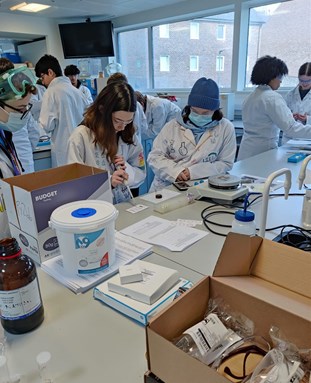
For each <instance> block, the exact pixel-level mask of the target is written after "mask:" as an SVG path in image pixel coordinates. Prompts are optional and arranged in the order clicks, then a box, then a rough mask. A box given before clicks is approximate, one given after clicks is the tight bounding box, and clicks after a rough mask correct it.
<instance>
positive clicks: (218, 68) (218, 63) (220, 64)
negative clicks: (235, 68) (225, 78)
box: [216, 56, 225, 72]
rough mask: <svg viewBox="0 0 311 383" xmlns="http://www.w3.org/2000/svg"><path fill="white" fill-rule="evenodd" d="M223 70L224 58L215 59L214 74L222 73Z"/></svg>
mask: <svg viewBox="0 0 311 383" xmlns="http://www.w3.org/2000/svg"><path fill="white" fill-rule="evenodd" d="M224 70H225V58H224V56H217V57H216V72H223V71H224Z"/></svg>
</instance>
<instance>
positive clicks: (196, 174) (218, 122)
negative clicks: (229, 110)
mask: <svg viewBox="0 0 311 383" xmlns="http://www.w3.org/2000/svg"><path fill="white" fill-rule="evenodd" d="M235 154H236V138H235V131H234V126H233V124H232V123H231V122H230V121H229V120H227V119H226V118H224V117H223V114H222V112H221V111H220V97H219V88H218V85H217V84H216V82H215V81H214V80H212V79H210V78H209V79H207V78H205V77H201V78H199V79H198V80H197V81H196V82H195V83H194V85H193V87H192V89H191V91H190V93H189V97H188V104H187V105H186V106H185V108H184V109H183V111H182V112H181V114H180V115H179V116H177V117H176V118H175V119H173V120H171V121H170V122H168V123H167V124H166V125H164V127H163V129H162V130H161V132H160V133H159V134H158V136H157V137H156V138H155V140H154V142H153V147H152V150H151V152H150V153H149V156H148V164H149V166H150V167H151V169H152V170H153V172H154V174H155V177H154V180H153V183H152V185H151V188H150V191H152V190H155V189H159V188H161V187H165V186H168V185H170V184H171V183H173V182H185V181H189V180H194V179H201V178H206V177H209V176H212V175H216V174H222V173H226V172H228V171H229V170H231V169H232V166H233V163H234V159H235Z"/></svg>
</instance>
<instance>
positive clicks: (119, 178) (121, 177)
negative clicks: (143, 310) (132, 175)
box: [111, 168, 129, 188]
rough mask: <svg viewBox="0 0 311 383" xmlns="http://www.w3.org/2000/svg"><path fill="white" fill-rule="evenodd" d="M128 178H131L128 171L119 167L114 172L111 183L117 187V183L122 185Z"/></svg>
mask: <svg viewBox="0 0 311 383" xmlns="http://www.w3.org/2000/svg"><path fill="white" fill-rule="evenodd" d="M128 178H129V176H128V174H127V173H126V171H124V170H123V169H121V168H120V169H118V170H116V171H115V172H113V173H112V176H111V185H112V187H114V188H115V187H116V186H117V185H121V184H123V183H124V181H127V180H128Z"/></svg>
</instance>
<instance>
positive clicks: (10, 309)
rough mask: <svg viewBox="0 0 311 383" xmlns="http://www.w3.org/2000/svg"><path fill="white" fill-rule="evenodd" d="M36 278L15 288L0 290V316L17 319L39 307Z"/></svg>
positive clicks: (39, 300) (24, 316)
mask: <svg viewBox="0 0 311 383" xmlns="http://www.w3.org/2000/svg"><path fill="white" fill-rule="evenodd" d="M41 305H42V303H41V297H40V293H39V285H38V280H37V278H35V279H34V280H33V281H32V282H30V283H29V284H28V285H26V286H23V287H21V288H19V289H16V290H9V291H0V318H1V319H5V320H18V319H23V318H26V317H28V316H30V315H32V314H33V313H35V312H36V311H37V310H38V309H39V308H40V307H41Z"/></svg>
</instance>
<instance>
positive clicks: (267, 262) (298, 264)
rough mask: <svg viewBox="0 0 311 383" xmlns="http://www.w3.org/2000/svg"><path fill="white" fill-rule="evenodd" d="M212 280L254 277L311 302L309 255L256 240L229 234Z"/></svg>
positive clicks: (310, 263)
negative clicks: (226, 277)
mask: <svg viewBox="0 0 311 383" xmlns="http://www.w3.org/2000/svg"><path fill="white" fill-rule="evenodd" d="M213 276H214V277H223V276H255V277H258V278H261V279H263V280H265V281H267V282H270V283H273V284H275V285H278V286H281V287H283V288H285V289H287V290H290V291H293V292H295V293H298V294H301V295H304V296H306V297H308V298H311V282H310V281H311V256H310V254H309V253H307V252H304V251H302V250H299V249H295V248H293V247H290V246H287V245H283V244H280V243H277V242H273V241H271V240H268V239H263V238H261V237H257V236H253V237H250V236H246V235H243V234H237V233H229V234H228V236H227V238H226V241H225V243H224V245H223V248H222V250H221V252H220V255H219V258H218V261H217V263H216V266H215V269H214V273H213Z"/></svg>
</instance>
